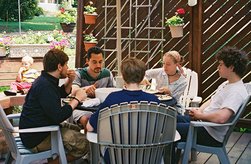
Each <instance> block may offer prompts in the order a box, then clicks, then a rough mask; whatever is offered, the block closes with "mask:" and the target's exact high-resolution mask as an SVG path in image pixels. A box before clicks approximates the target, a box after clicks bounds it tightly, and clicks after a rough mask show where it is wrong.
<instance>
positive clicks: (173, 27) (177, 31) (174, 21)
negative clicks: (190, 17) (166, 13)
mask: <svg viewBox="0 0 251 164" xmlns="http://www.w3.org/2000/svg"><path fill="white" fill-rule="evenodd" d="M184 14H185V10H184V9H183V8H179V9H177V10H176V12H175V16H173V17H171V18H169V19H167V18H166V21H165V26H169V28H170V31H171V35H172V37H173V38H179V37H182V36H183V26H184V18H183V17H182V16H183V15H184Z"/></svg>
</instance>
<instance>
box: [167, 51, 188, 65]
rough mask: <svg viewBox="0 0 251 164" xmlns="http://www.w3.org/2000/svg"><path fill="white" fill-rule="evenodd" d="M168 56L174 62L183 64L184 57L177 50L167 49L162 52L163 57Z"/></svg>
mask: <svg viewBox="0 0 251 164" xmlns="http://www.w3.org/2000/svg"><path fill="white" fill-rule="evenodd" d="M166 56H170V57H171V58H172V59H173V62H174V63H178V64H183V63H184V58H183V57H182V56H181V55H180V53H179V52H178V51H168V52H166V53H165V54H164V56H163V58H164V57H166Z"/></svg>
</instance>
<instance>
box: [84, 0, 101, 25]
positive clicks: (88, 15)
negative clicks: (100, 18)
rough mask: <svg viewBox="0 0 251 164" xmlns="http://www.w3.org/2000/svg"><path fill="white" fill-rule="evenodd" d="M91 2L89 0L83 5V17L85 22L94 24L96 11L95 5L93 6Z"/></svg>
mask: <svg viewBox="0 0 251 164" xmlns="http://www.w3.org/2000/svg"><path fill="white" fill-rule="evenodd" d="M92 5H93V2H92V1H90V2H89V5H87V6H84V18H85V24H95V23H96V18H97V15H98V14H97V13H96V10H97V8H96V7H93V6H92Z"/></svg>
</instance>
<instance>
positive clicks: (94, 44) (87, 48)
mask: <svg viewBox="0 0 251 164" xmlns="http://www.w3.org/2000/svg"><path fill="white" fill-rule="evenodd" d="M84 45H85V51H86V52H87V51H88V50H89V49H90V48H92V47H94V46H96V45H97V43H95V42H84Z"/></svg>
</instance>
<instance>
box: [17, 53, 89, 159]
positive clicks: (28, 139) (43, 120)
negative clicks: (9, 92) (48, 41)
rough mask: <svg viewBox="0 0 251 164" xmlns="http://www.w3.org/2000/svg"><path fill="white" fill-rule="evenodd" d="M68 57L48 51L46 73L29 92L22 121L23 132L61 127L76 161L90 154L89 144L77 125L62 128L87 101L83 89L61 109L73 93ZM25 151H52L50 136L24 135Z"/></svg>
mask: <svg viewBox="0 0 251 164" xmlns="http://www.w3.org/2000/svg"><path fill="white" fill-rule="evenodd" d="M68 60H69V58H68V56H67V55H66V54H65V53H64V52H63V51H60V50H57V49H52V50H50V51H48V52H47V53H46V54H45V56H44V59H43V65H44V70H43V71H42V74H41V76H40V77H38V79H36V80H35V82H34V83H33V85H32V87H31V89H30V90H29V92H28V94H27V96H26V98H25V103H24V105H23V111H22V113H21V117H20V124H19V128H20V129H24V128H35V127H43V126H48V125H60V126H61V134H62V139H63V144H64V146H65V149H66V151H67V153H68V154H67V160H68V161H71V160H75V159H77V158H80V157H82V156H84V155H85V154H86V153H87V152H88V141H87V140H86V139H85V136H84V135H83V134H80V131H79V129H78V128H77V127H75V126H74V125H69V124H68V123H64V124H62V123H61V122H63V121H64V120H66V119H67V118H69V117H70V116H71V115H72V111H73V110H74V108H75V107H76V106H77V105H78V103H79V102H80V101H82V100H83V99H85V98H86V93H85V91H84V90H82V89H79V90H77V92H76V96H75V97H74V99H72V100H71V101H70V102H69V103H68V104H66V105H64V106H61V98H64V97H66V96H67V95H69V94H70V92H71V87H72V82H73V80H74V79H75V71H74V70H68V65H67V64H68ZM66 77H68V78H67V80H66V82H65V84H64V85H62V86H61V87H59V86H58V83H59V79H60V78H66ZM20 137H21V140H22V142H23V144H24V145H25V147H27V148H30V149H32V150H33V151H35V152H39V151H44V150H48V149H50V138H51V137H50V133H49V132H43V133H33V134H30V133H26V134H21V135H20Z"/></svg>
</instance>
